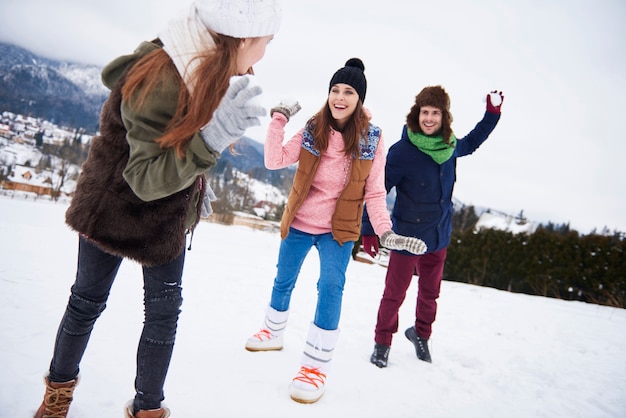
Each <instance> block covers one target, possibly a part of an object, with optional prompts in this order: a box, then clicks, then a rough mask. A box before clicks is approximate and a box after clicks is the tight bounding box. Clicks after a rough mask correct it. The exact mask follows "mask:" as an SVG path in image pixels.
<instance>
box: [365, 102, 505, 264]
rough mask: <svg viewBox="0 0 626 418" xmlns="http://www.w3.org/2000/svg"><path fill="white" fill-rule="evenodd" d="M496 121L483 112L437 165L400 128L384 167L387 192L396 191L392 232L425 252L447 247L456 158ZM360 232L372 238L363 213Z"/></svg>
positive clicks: (484, 135)
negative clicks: (420, 243) (422, 244)
mask: <svg viewBox="0 0 626 418" xmlns="http://www.w3.org/2000/svg"><path fill="white" fill-rule="evenodd" d="M499 119H500V114H496V113H489V112H485V116H483V119H482V120H481V121H480V122H478V124H477V125H476V127H474V129H473V130H472V131H471V132H470V133H469V134H468V135H467V136H465V137H463V138H461V139H458V140H457V142H456V147H455V149H454V153H453V154H452V157H451V158H450V159H449V160H448V161H446V162H445V163H443V164H441V165H439V164H437V163H436V162H435V161H433V159H432V158H431V157H430V156H429V155H427V154H425V153H423V152H422V151H420V150H419V149H418V148H417V147H416V146H415V145H413V144H412V143H411V141H410V140H409V137H408V134H407V128H406V125H405V126H404V128H403V129H402V138H400V140H399V141H398V142H396V143H395V144H393V145H392V146H391V148H389V152H388V154H387V164H386V166H385V187H386V188H387V193H389V192H390V191H391V189H392V188H393V187H395V188H396V201H395V204H394V206H393V211H392V213H391V220H392V222H393V230H394V232H395V233H397V234H400V235H405V236H411V237H417V238H420V239H421V240H423V241H424V242H425V243H426V245H427V246H428V252H429V253H430V252H435V251H439V250H441V249H443V248H445V247H447V246H448V244H449V243H450V235H451V234H452V212H453V207H452V192H453V190H454V182H455V181H456V159H457V158H459V157H463V156H465V155H470V154H472V153H473V152H474V151H476V149H477V148H478V147H479V146H480V145H481V144H482V143H483V142H485V140H486V139H487V137H488V136H489V134H490V133H491V132H492V131H493V129H494V128H495V127H496V124H497V123H498V120H499ZM361 231H362V234H363V235H374V230H373V228H372V226H371V224H370V222H369V220H368V218H367V211H365V212H364V214H363V227H362V230H361ZM406 254H409V253H406Z"/></svg>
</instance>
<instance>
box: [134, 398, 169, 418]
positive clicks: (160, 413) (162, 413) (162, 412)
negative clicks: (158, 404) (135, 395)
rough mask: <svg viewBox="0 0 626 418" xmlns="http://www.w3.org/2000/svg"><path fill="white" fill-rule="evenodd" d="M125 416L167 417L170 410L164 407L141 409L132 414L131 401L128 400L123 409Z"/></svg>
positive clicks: (138, 417)
mask: <svg viewBox="0 0 626 418" xmlns="http://www.w3.org/2000/svg"><path fill="white" fill-rule="evenodd" d="M124 412H126V418H169V416H170V410H169V409H168V408H166V407H162V408H159V409H150V410H147V411H146V410H141V411H138V412H137V413H136V414H134V415H133V401H132V400H131V401H129V402H128V403H127V404H126V408H125V409H124Z"/></svg>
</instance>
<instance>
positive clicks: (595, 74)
mask: <svg viewBox="0 0 626 418" xmlns="http://www.w3.org/2000/svg"><path fill="white" fill-rule="evenodd" d="M186 4H187V3H186V2H182V1H180V2H179V1H173V0H170V1H165V0H132V1H128V0H124V1H122V0H107V1H103V0H74V1H72V0H57V1H54V2H51V1H49V0H2V1H1V2H0V41H3V42H11V43H14V44H17V45H20V46H22V47H25V48H27V49H29V50H31V51H32V52H34V53H37V54H40V55H43V56H46V57H50V58H57V59H64V60H70V61H77V62H83V63H89V64H97V65H104V64H106V63H107V62H108V61H110V60H111V59H113V58H114V57H115V56H117V55H119V54H125V53H129V52H131V51H132V50H133V49H134V48H135V47H136V45H137V44H138V43H139V42H141V41H142V40H150V39H152V38H154V37H155V36H156V35H157V34H158V32H159V30H160V29H161V28H163V27H164V26H165V24H166V23H167V20H168V19H169V17H170V16H171V15H172V14H174V13H177V12H179V11H180V10H181V7H182V8H185V7H186V6H185V5H186ZM624 22H626V3H624V2H623V1H621V0H599V1H596V2H591V1H589V0H567V1H566V0H558V1H550V0H548V1H545V0H544V1H539V0H528V1H524V2H520V1H511V0H510V1H502V0H500V1H498V0H475V1H473V2H466V1H463V0H439V1H437V2H422V1H415V0H397V1H396V0H387V1H376V2H369V1H363V0H342V1H337V0H316V1H304V0H302V1H299V0H291V1H289V0H287V1H285V15H284V21H283V26H282V27H281V30H280V32H279V33H278V34H277V35H276V37H275V39H274V41H273V42H272V43H271V44H270V46H269V47H268V50H267V53H266V56H265V58H264V59H263V61H262V62H260V63H259V64H257V65H256V67H255V71H256V73H257V76H258V78H259V83H260V84H261V86H262V87H263V89H264V97H263V102H264V104H265V105H266V106H267V107H268V108H269V107H271V106H273V105H274V104H276V103H277V102H278V101H279V100H280V99H281V98H283V97H293V98H297V99H298V100H300V102H301V104H302V108H303V110H302V111H301V112H300V113H299V114H298V115H296V117H294V118H293V119H292V121H291V122H290V124H289V125H288V126H287V133H288V134H289V135H290V134H292V133H295V132H296V131H297V129H299V128H300V127H301V126H302V125H303V124H304V122H305V120H306V119H307V118H308V117H310V116H311V115H312V114H313V113H315V112H316V111H317V110H319V108H320V107H321V106H322V105H323V103H324V100H325V98H326V94H327V93H328V82H329V80H330V77H331V76H332V74H333V73H334V72H335V71H336V70H337V69H338V68H340V67H342V66H343V64H344V63H345V61H346V60H347V59H348V58H350V57H353V56H356V57H359V58H361V59H362V60H363V61H364V63H365V74H366V76H367V79H368V90H367V96H366V100H365V105H366V106H367V107H369V108H370V110H371V111H372V113H373V120H372V122H373V123H375V124H377V125H379V126H380V127H381V128H382V129H383V135H384V138H385V143H386V146H387V147H389V146H390V145H391V144H392V143H394V142H396V141H397V140H398V139H399V135H400V133H401V129H402V125H403V124H404V120H405V117H406V114H407V113H408V111H409V109H410V107H411V105H412V103H413V100H414V97H415V95H416V94H417V93H419V91H420V90H421V89H422V88H423V87H425V86H427V85H435V84H440V85H442V86H444V87H445V88H446V90H447V91H448V93H449V94H450V97H451V102H452V114H453V116H454V122H453V129H454V131H455V134H456V135H457V136H458V137H462V136H464V135H465V134H467V133H468V132H469V130H471V129H472V128H473V127H474V125H475V124H476V122H478V121H479V120H480V118H481V117H482V115H483V112H484V106H485V103H484V96H485V94H486V93H487V92H488V91H490V90H492V89H499V90H502V91H503V92H504V95H505V100H504V104H503V107H502V118H501V120H500V123H499V125H498V126H497V127H496V130H495V131H494V132H493V133H492V135H491V137H490V138H489V140H488V141H487V142H486V143H485V144H483V146H482V147H481V148H480V149H479V150H478V151H477V152H476V153H475V154H473V155H471V156H468V157H465V158H462V159H460V160H459V161H458V165H457V174H458V180H457V184H456V188H455V196H456V197H457V198H458V199H460V200H461V201H462V202H464V203H466V204H473V205H476V206H487V207H491V208H494V209H498V210H502V211H505V212H508V213H512V214H518V213H519V212H520V211H522V210H523V211H524V214H525V215H526V216H527V217H528V218H529V219H530V220H534V221H539V222H544V223H545V222H547V221H552V222H554V223H557V224H562V223H567V222H569V223H570V226H571V227H572V228H574V229H577V230H578V231H580V232H583V233H588V232H590V231H591V230H592V229H593V228H597V229H598V230H601V229H602V228H603V227H605V226H606V227H608V228H609V229H611V230H612V229H618V230H621V231H626V196H625V195H626V168H625V164H624V159H625V155H626V144H625V142H624V140H623V139H622V132H621V131H622V121H623V119H624V117H623V114H624V110H625V109H626V25H625V24H624ZM268 122H269V118H266V120H264V125H263V127H261V128H255V129H252V130H249V131H248V133H247V134H248V136H250V137H252V138H254V139H256V140H259V141H261V142H263V141H264V134H265V128H266V126H267V123H268Z"/></svg>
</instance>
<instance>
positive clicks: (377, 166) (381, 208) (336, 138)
mask: <svg viewBox="0 0 626 418" xmlns="http://www.w3.org/2000/svg"><path fill="white" fill-rule="evenodd" d="M286 124H287V118H286V117H285V116H284V115H282V114H280V113H278V112H276V113H274V115H273V117H272V121H271V122H270V126H269V128H268V130H267V137H266V139H265V147H264V148H265V166H266V167H267V168H268V169H270V170H277V169H280V168H284V167H287V166H289V165H291V164H294V163H296V162H297V161H298V159H299V158H300V150H301V149H302V132H303V131H304V129H301V130H300V131H298V133H297V134H295V135H294V136H293V137H292V138H291V139H290V140H289V141H287V143H286V144H285V145H284V146H283V140H284V138H285V125H286ZM343 146H344V144H343V137H342V135H341V134H340V133H339V132H335V131H333V130H331V132H330V134H329V141H328V149H327V150H326V152H324V154H323V156H322V161H321V162H320V165H319V168H318V169H317V174H316V175H315V179H313V184H312V185H311V189H310V190H309V195H308V196H307V198H306V199H305V201H304V202H303V203H302V206H300V209H299V210H298V213H297V214H296V217H295V219H294V220H293V222H292V224H291V226H292V227H294V228H295V229H297V230H299V231H303V232H306V233H309V234H325V233H327V232H330V231H331V223H330V222H331V218H332V216H333V213H334V211H335V205H336V203H337V199H338V198H339V195H340V194H341V192H342V191H343V189H344V187H345V184H346V180H347V178H348V176H349V175H350V169H351V161H350V159H349V158H346V156H345V154H344V152H343V151H342V150H343ZM386 196H387V191H386V190H385V151H384V143H383V138H382V135H381V138H380V141H379V143H378V147H377V148H376V153H375V154H374V161H373V163H372V168H371V171H370V174H369V177H368V178H367V181H366V182H365V199H364V200H365V204H366V205H367V214H368V215H369V218H370V222H371V223H372V226H373V227H374V232H376V234H377V235H378V236H380V235H382V234H383V232H385V231H389V230H390V229H391V218H390V217H389V212H387V203H386V201H385V199H386Z"/></svg>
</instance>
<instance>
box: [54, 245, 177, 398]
mask: <svg viewBox="0 0 626 418" xmlns="http://www.w3.org/2000/svg"><path fill="white" fill-rule="evenodd" d="M122 260H123V258H120V257H117V256H114V255H111V254H108V253H105V252H103V251H102V250H100V249H99V248H98V247H96V246H95V245H94V244H92V243H90V242H89V241H88V240H86V239H84V238H83V237H82V236H81V237H80V238H79V243H78V269H77V273H76V281H75V282H74V285H73V286H72V289H71V295H70V298H69V301H68V304H67V308H66V311H65V315H63V318H62V319H61V324H60V325H59V330H58V333H57V337H56V341H55V346H54V354H53V357H52V361H51V363H50V375H49V379H50V380H51V381H52V382H67V381H69V380H72V379H74V378H76V376H78V372H79V365H80V361H81V359H82V357H83V354H84V352H85V349H86V348H87V343H88V342H89V337H90V335H91V331H92V330H93V326H94V323H95V322H96V320H97V319H98V317H99V316H100V314H101V313H102V312H103V311H104V309H105V308H106V301H107V299H108V297H109V292H110V290H111V286H112V285H113V281H114V280H115V276H116V275H117V271H118V269H119V267H120V264H121V263H122ZM184 260H185V251H184V249H183V252H182V253H181V255H180V256H178V257H177V258H176V259H174V260H173V261H171V262H169V263H167V264H164V265H161V266H156V267H146V266H144V267H143V279H144V309H145V321H144V327H143V332H142V334H141V339H140V340H139V347H138V349H137V371H136V377H135V389H136V396H135V409H136V410H139V409H157V408H160V407H161V401H162V400H163V399H164V395H163V385H164V383H165V376H166V375H167V370H168V368H169V364H170V359H171V357H172V350H173V348H174V339H175V336H176V327H177V323H178V315H179V314H180V307H181V304H182V286H181V284H182V272H183V265H184Z"/></svg>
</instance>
